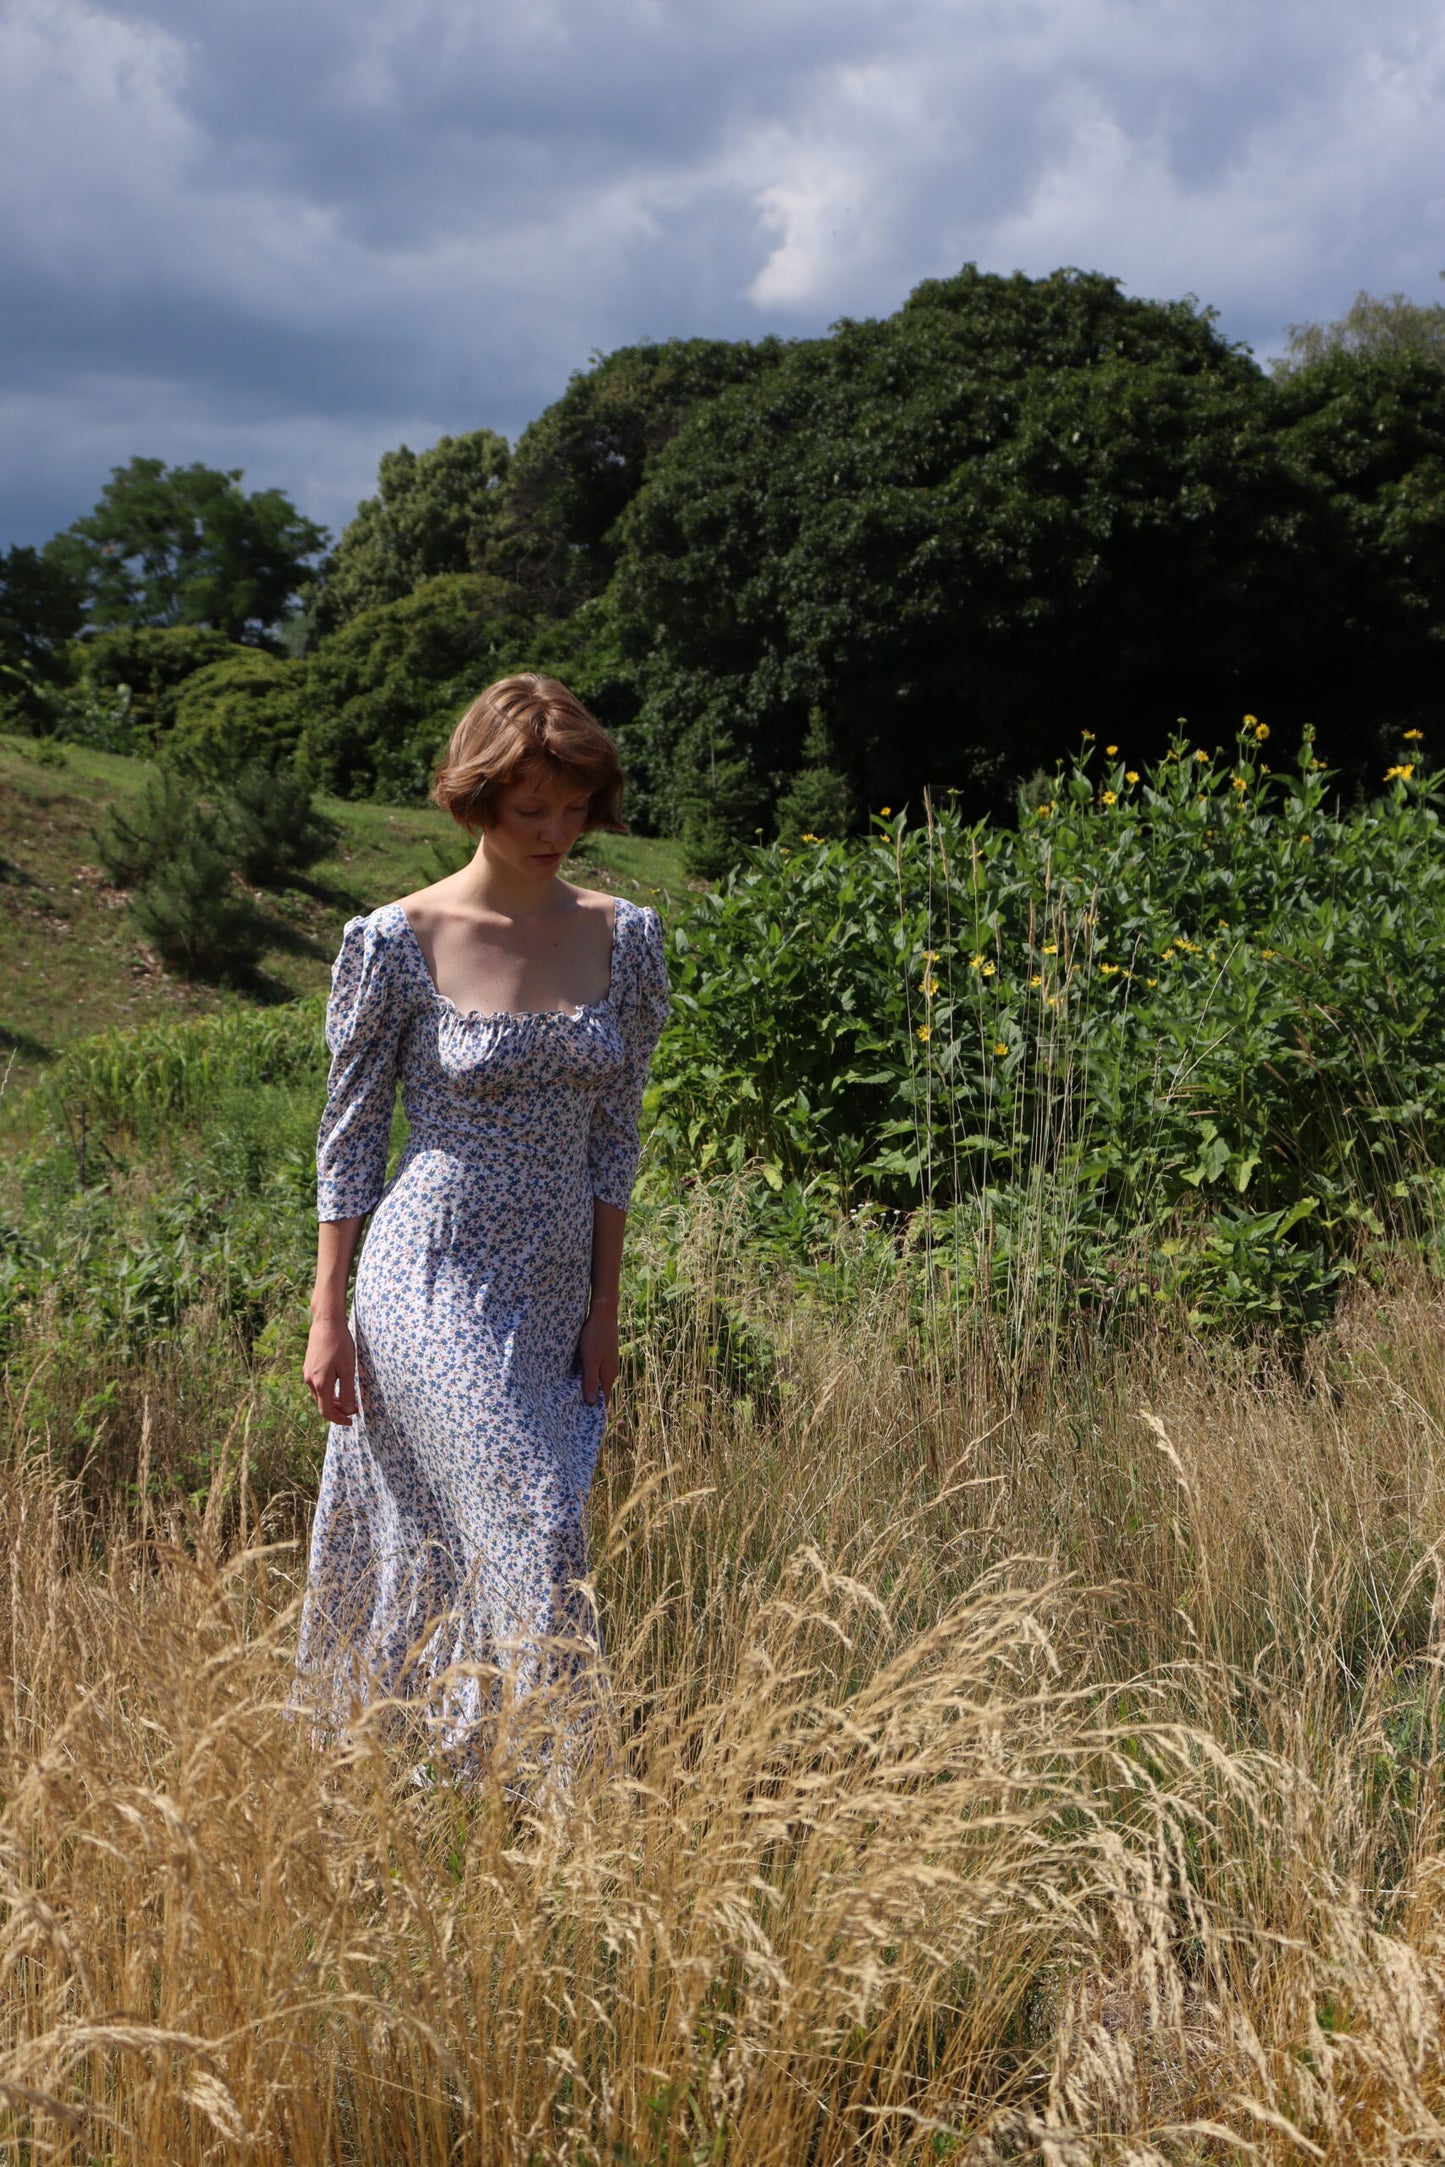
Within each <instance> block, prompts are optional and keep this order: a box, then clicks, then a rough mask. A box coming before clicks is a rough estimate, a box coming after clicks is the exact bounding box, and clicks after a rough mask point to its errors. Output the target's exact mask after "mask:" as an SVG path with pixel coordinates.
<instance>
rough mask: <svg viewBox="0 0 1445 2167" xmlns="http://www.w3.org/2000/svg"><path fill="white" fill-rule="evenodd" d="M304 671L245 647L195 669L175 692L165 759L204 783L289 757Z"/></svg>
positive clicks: (295, 664) (297, 736)
mask: <svg viewBox="0 0 1445 2167" xmlns="http://www.w3.org/2000/svg"><path fill="white" fill-rule="evenodd" d="M305 676H306V665H305V664H304V663H301V662H292V661H285V660H283V659H281V658H280V657H279V656H277V655H268V654H265V653H263V652H262V651H261V650H260V649H258V648H250V647H248V648H242V649H239V650H233V651H232V652H231V653H230V654H229V655H227V656H226V658H225V659H224V660H223V661H220V662H213V663H211V664H210V665H209V666H208V667H207V668H205V669H203V670H197V671H196V673H195V674H194V676H191V677H188V678H187V679H186V682H185V684H184V685H183V686H182V687H181V689H180V691H179V693H178V694H177V697H176V702H175V727H174V730H173V732H172V734H171V738H170V741H169V744H168V746H167V752H168V755H169V757H170V758H171V759H172V760H173V761H174V762H175V763H176V765H177V766H179V767H181V768H183V769H184V770H185V771H186V772H187V773H188V774H191V775H195V776H197V777H199V778H201V779H203V780H204V781H207V782H230V781H232V780H233V779H234V778H235V777H237V776H238V775H240V774H241V773H242V772H243V771H244V770H245V769H247V768H251V767H254V766H257V765H260V766H263V767H275V766H277V765H278V764H279V763H280V762H282V761H289V760H291V759H292V758H293V757H294V755H295V752H296V746H297V743H298V741H299V739H300V736H301V705H300V692H301V686H302V684H303V682H304V680H305Z"/></svg>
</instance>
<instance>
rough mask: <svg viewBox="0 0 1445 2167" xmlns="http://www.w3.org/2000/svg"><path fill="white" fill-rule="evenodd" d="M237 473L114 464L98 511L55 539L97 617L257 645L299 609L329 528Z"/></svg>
mask: <svg viewBox="0 0 1445 2167" xmlns="http://www.w3.org/2000/svg"><path fill="white" fill-rule="evenodd" d="M241 481H242V474H241V470H240V469H239V468H235V469H233V470H231V471H229V472H226V473H222V472H221V471H220V469H218V468H216V467H208V466H201V465H199V464H197V465H193V466H187V467H167V466H166V464H165V462H164V460H161V459H132V460H131V462H130V464H129V465H128V466H124V467H114V468H113V469H112V470H111V477H110V480H109V481H108V482H107V483H106V486H105V488H104V490H103V491H102V492H101V497H100V502H99V503H98V504H97V505H96V507H95V509H94V511H92V512H87V513H86V515H85V517H84V518H83V519H77V520H76V521H75V523H74V525H73V526H70V527H68V528H67V529H66V530H65V532H64V533H63V534H59V535H57V536H56V537H55V539H54V540H53V541H52V542H50V543H49V544H47V548H46V555H47V557H48V558H49V560H50V561H51V562H52V563H53V564H54V565H56V566H57V567H59V568H61V569H63V570H64V571H65V572H67V573H68V574H69V575H70V576H72V577H74V578H76V579H78V580H79V581H80V582H81V583H82V584H83V586H84V590H85V594H86V598H87V602H88V606H89V615H90V622H91V623H92V624H93V625H95V626H96V627H98V628H104V627H106V626H109V625H175V624H185V625H209V626H211V627H213V628H214V629H215V630H216V631H218V632H223V633H224V634H225V636H226V637H227V639H230V640H258V639H262V638H264V637H265V635H266V634H267V632H268V631H269V630H270V628H271V627H273V626H274V625H276V624H277V623H279V622H280V620H281V619H282V618H283V617H284V616H285V615H286V613H287V611H288V610H289V609H290V608H291V607H292V605H293V603H294V602H295V599H296V596H297V594H298V592H299V590H300V588H301V587H302V586H303V584H304V583H305V581H306V579H307V578H308V576H309V573H310V571H311V568H312V559H313V558H314V557H315V556H316V555H317V553H318V552H319V551H320V550H321V549H323V548H324V547H325V544H326V532H325V529H324V528H322V527H318V526H316V525H315V524H314V523H313V522H312V521H311V520H309V519H304V518H303V517H302V516H301V514H300V513H299V512H298V511H297V510H296V507H295V505H294V504H292V502H291V500H290V498H289V497H287V496H286V495H285V494H284V492H283V491H281V490H279V489H258V490H255V491H253V492H252V493H251V494H250V495H249V496H248V495H247V494H246V492H245V491H244V490H243V489H242V487H241Z"/></svg>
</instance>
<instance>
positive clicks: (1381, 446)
mask: <svg viewBox="0 0 1445 2167" xmlns="http://www.w3.org/2000/svg"><path fill="white" fill-rule="evenodd" d="M1336 366H1337V367H1338V368H1340V369H1341V370H1344V371H1346V372H1348V370H1349V368H1350V367H1351V364H1350V363H1348V362H1347V361H1341V362H1340V363H1338V364H1337V365H1336ZM1378 366H1379V369H1380V370H1381V371H1382V372H1383V373H1381V374H1380V375H1379V376H1378V378H1377V380H1375V381H1373V382H1370V383H1366V382H1364V381H1363V380H1362V379H1361V377H1360V376H1359V373H1358V369H1356V374H1355V375H1354V376H1349V375H1348V374H1347V373H1346V374H1345V375H1341V376H1340V377H1338V378H1337V379H1336V378H1331V377H1329V375H1328V373H1325V374H1323V375H1322V374H1320V373H1319V372H1308V373H1307V375H1306V376H1304V377H1301V378H1300V379H1298V380H1297V381H1296V382H1295V383H1293V384H1292V385H1290V386H1281V387H1276V386H1274V385H1272V384H1271V383H1270V381H1269V379H1268V378H1267V377H1265V376H1264V374H1263V373H1262V372H1261V371H1260V370H1259V369H1258V368H1257V367H1256V365H1255V364H1254V362H1253V361H1252V360H1251V359H1250V357H1249V356H1248V355H1247V354H1246V353H1244V352H1243V351H1241V350H1239V349H1237V348H1234V347H1231V346H1230V345H1228V344H1227V343H1226V342H1225V341H1224V340H1223V339H1222V338H1221V337H1220V336H1219V334H1218V333H1217V331H1216V330H1215V328H1214V325H1213V322H1212V320H1211V318H1210V316H1209V314H1208V312H1205V311H1201V310H1199V309H1198V308H1197V307H1195V306H1194V305H1193V304H1191V303H1184V302H1176V303H1167V304H1160V303H1155V302H1147V301H1137V300H1132V299H1130V298H1128V297H1126V296H1125V295H1123V294H1122V293H1121V292H1120V291H1119V288H1118V286H1117V283H1116V282H1115V281H1113V280H1110V279H1106V278H1102V277H1096V276H1091V275H1090V276H1086V275H1083V274H1080V273H1077V272H1058V273H1055V274H1054V275H1053V276H1052V277H1050V278H1046V279H1041V280H1030V279H1026V278H1023V277H1021V276H1017V277H1013V278H998V277H993V276H990V275H986V274H983V273H980V272H978V271H975V270H972V269H969V270H966V271H965V272H963V273H962V274H960V276H959V277H957V278H954V279H949V280H935V281H931V282H930V283H929V284H927V285H925V286H922V287H920V288H919V289H918V291H917V292H916V293H914V294H913V295H912V297H911V298H910V300H909V301H908V302H907V304H906V305H905V306H904V307H903V308H902V309H901V310H900V311H899V312H898V313H897V315H895V316H893V317H891V318H888V319H886V320H885V321H882V322H867V323H844V324H841V325H840V326H838V327H837V329H836V330H835V332H834V333H833V335H832V336H831V337H829V338H827V339H820V340H813V341H808V342H806V343H799V344H797V345H795V346H793V347H791V348H789V349H788V350H787V351H786V353H785V354H784V355H782V356H781V357H780V358H779V360H778V363H777V365H776V366H775V367H773V368H772V369H770V370H769V371H768V372H766V373H765V374H760V375H758V376H756V377H755V378H754V379H753V380H752V381H750V382H746V383H744V384H741V385H738V386H735V387H733V388H731V389H729V390H727V391H725V392H723V393H722V394H720V395H719V396H718V397H717V398H715V399H714V400H712V401H711V402H710V403H708V404H707V405H706V406H704V407H702V408H700V409H698V410H697V411H695V412H694V413H693V415H692V416H691V417H690V418H689V419H688V420H687V421H686V422H685V424H684V426H683V427H682V428H681V429H680V431H679V432H678V433H677V435H676V437H675V438H674V440H673V441H672V442H671V444H670V445H669V446H668V447H667V448H666V449H665V450H664V452H663V453H662V454H661V455H660V457H659V458H658V459H657V460H656V462H655V463H654V465H653V467H652V468H651V470H650V472H649V474H648V476H647V478H646V480H645V483H644V486H643V487H642V488H641V490H640V491H639V492H638V494H637V496H636V498H635V499H634V501H633V503H632V504H631V505H630V507H629V508H628V510H627V511H626V513H625V514H624V515H623V518H622V520H621V521H620V523H619V526H618V528H617V530H616V533H615V536H614V541H615V543H616V545H617V547H618V552H619V553H618V566H617V573H616V578H615V581H614V585H613V589H612V594H611V603H612V606H613V608H614V610H615V614H616V621H617V624H618V628H619V632H620V636H621V640H622V643H623V647H624V650H625V651H626V652H627V653H628V654H629V655H630V656H631V658H632V660H633V664H634V667H635V669H636V671H637V675H638V683H639V687H640V691H641V695H642V706H641V714H640V718H639V721H638V724H637V727H636V730H635V731H634V733H633V739H634V743H635V746H636V748H637V750H638V752H639V753H640V755H641V758H642V760H643V763H644V765H645V767H646V768H647V770H648V772H649V777H650V781H651V785H652V788H653V791H654V793H655V795H656V796H657V797H658V799H659V801H660V802H661V803H662V804H663V805H664V806H665V808H666V812H665V818H666V819H667V820H668V823H669V824H682V823H684V822H685V821H686V820H687V819H688V818H689V817H695V814H694V808H695V807H696V805H697V803H698V801H699V799H700V798H701V799H707V798H709V797H710V796H711V795H713V794H714V793H715V791H717V790H721V789H725V791H726V795H727V803H726V804H725V805H723V806H722V808H721V811H722V815H723V817H724V818H725V819H726V820H727V821H728V822H730V824H731V825H732V826H733V827H734V829H735V831H740V832H742V833H744V834H746V833H748V832H750V831H751V828H752V826H753V825H755V824H756V822H757V820H758V818H759V801H760V797H763V798H766V797H767V796H768V795H769V794H770V793H771V792H772V791H774V790H776V788H777V785H778V782H779V780H780V779H781V778H782V777H783V776H785V775H787V774H788V773H790V772H792V771H794V770H796V769H797V768H798V767H799V765H800V764H801V752H802V741H803V735H804V731H805V728H806V726H807V723H808V718H809V716H810V714H811V713H812V712H813V711H815V710H816V711H817V712H818V714H820V715H821V717H822V718H823V722H824V725H825V728H826V734H827V739H828V741H829V743H830V745H831V747H832V748H833V755H834V759H835V761H836V763H837V764H838V765H839V766H840V767H841V768H842V770H843V772H844V773H845V774H846V775H847V777H848V778H849V780H850V781H851V782H852V783H853V785H854V787H855V789H856V790H857V791H858V793H859V794H860V795H861V796H862V798H863V800H864V802H865V803H867V802H872V803H877V802H878V801H879V798H880V797H881V796H886V797H887V798H889V799H891V800H894V801H895V802H896V801H897V799H899V798H900V797H904V798H910V799H916V797H917V794H918V792H919V791H920V790H921V788H922V787H923V786H924V785H925V784H933V785H935V786H939V785H941V786H950V787H962V788H963V789H965V790H966V791H968V792H970V793H971V795H972V796H973V798H974V800H975V802H988V801H989V800H990V799H992V800H993V801H994V802H996V803H1001V802H1003V801H1004V800H1005V798H1006V796H1007V795H1008V794H1009V793H1011V790H1012V787H1013V783H1014V781H1015V779H1016V778H1017V777H1018V776H1019V775H1020V774H1022V773H1027V772H1028V770H1029V769H1030V768H1031V767H1032V766H1034V765H1035V764H1036V763H1038V762H1041V761H1051V760H1052V759H1053V758H1054V757H1055V756H1056V755H1057V754H1058V752H1059V751H1060V750H1061V749H1062V747H1063V746H1064V745H1065V744H1067V743H1069V742H1071V741H1077V737H1078V732H1079V730H1080V729H1081V728H1083V727H1088V728H1091V729H1094V730H1095V731H1096V732H1098V733H1099V734H1100V735H1109V736H1127V738H1128V740H1129V743H1130V744H1131V745H1132V746H1133V747H1134V748H1135V749H1136V750H1137V751H1138V752H1139V753H1141V754H1142V753H1144V752H1146V751H1148V750H1150V749H1151V748H1157V747H1159V746H1160V745H1162V743H1163V742H1164V741H1165V739H1166V737H1167V734H1168V732H1169V731H1170V730H1171V729H1172V728H1174V727H1175V725H1176V721H1177V718H1178V717H1179V716H1181V715H1186V716H1188V717H1189V719H1190V721H1191V723H1192V725H1193V726H1194V727H1195V728H1196V729H1198V730H1200V731H1201V732H1208V733H1209V734H1210V735H1212V736H1223V735H1224V734H1225V732H1226V731H1228V730H1230V729H1232V728H1233V726H1234V725H1235V724H1236V723H1237V721H1238V718H1239V715H1240V713H1241V712H1243V711H1245V710H1251V711H1258V712H1261V713H1265V712H1267V713H1268V714H1269V715H1270V717H1271V720H1272V721H1273V722H1274V723H1275V724H1277V725H1278V726H1280V727H1282V728H1284V729H1286V730H1287V729H1288V728H1289V727H1290V726H1291V725H1293V724H1296V723H1302V722H1305V721H1310V722H1315V721H1319V722H1320V723H1321V724H1322V725H1327V726H1328V725H1331V724H1333V725H1334V726H1335V727H1336V731H1337V732H1338V730H1339V729H1340V728H1347V727H1349V728H1353V727H1357V725H1358V721H1359V710H1358V708H1357V706H1356V705H1355V704H1354V698H1353V694H1352V695H1351V697H1350V698H1349V699H1346V698H1344V697H1342V689H1341V688H1342V683H1343V682H1345V681H1346V680H1347V681H1348V682H1349V683H1350V684H1351V685H1354V684H1355V683H1356V681H1357V679H1358V676H1359V673H1360V668H1361V664H1362V658H1363V656H1364V654H1365V651H1366V649H1367V648H1370V647H1377V646H1378V642H1379V639H1380V638H1381V637H1382V636H1383V635H1384V634H1385V632H1386V631H1387V630H1388V633H1389V637H1390V640H1391V641H1393V646H1392V647H1391V652H1390V654H1389V655H1388V656H1387V657H1386V658H1385V666H1384V667H1383V668H1377V678H1376V684H1375V691H1374V698H1373V701H1372V711H1373V712H1376V713H1379V714H1381V715H1383V714H1385V713H1388V714H1389V715H1391V716H1392V717H1393V718H1394V719H1396V720H1400V719H1409V720H1413V719H1414V718H1415V703H1417V702H1418V701H1419V700H1420V699H1421V698H1422V697H1424V696H1425V693H1426V691H1427V689H1428V685H1429V683H1430V682H1431V680H1430V677H1429V668H1428V664H1429V656H1428V654H1427V652H1426V647H1427V646H1428V638H1429V635H1428V631H1427V627H1426V625H1425V623H1424V621H1423V597H1424V595H1425V592H1426V590H1427V589H1428V587H1429V584H1430V579H1431V578H1433V576H1434V575H1433V572H1432V571H1431V570H1430V566H1431V565H1432V564H1433V563H1434V562H1435V561H1437V560H1436V559H1433V558H1427V557H1423V556H1421V552H1422V551H1423V550H1424V548H1425V545H1426V543H1427V541H1428V540H1429V537H1430V535H1431V534H1432V533H1433V531H1434V530H1433V527H1432V521H1435V520H1436V519H1438V516H1439V513H1438V507H1439V503H1440V497H1439V489H1438V482H1437V479H1436V475H1437V468H1436V466H1435V465H1433V464H1432V463H1431V462H1432V461H1434V460H1435V458H1436V456H1437V454H1436V451H1435V449H1434V447H1435V446H1436V445H1437V444H1438V442H1439V432H1440V426H1441V423H1442V420H1445V403H1442V398H1441V392H1442V388H1445V385H1442V379H1441V377H1440V374H1439V372H1438V371H1432V370H1430V369H1429V368H1428V367H1427V366H1426V365H1424V364H1418V363H1411V364H1405V365H1403V367H1404V369H1405V371H1406V372H1407V373H1406V374H1401V373H1400V368H1399V367H1397V368H1396V369H1395V373H1394V374H1391V373H1390V370H1389V368H1388V366H1387V365H1385V364H1380V365H1378ZM1410 370H1414V371H1415V372H1416V373H1415V374H1414V375H1408V371H1410ZM1366 437H1368V453H1367V452H1366V450H1365V446H1364V441H1363V440H1364V439H1365V438H1366ZM1357 439H1358V440H1359V441H1356V440H1357ZM1430 546H1431V547H1432V548H1433V547H1434V544H1433V543H1431V544H1430ZM1371 554H1372V555H1373V557H1374V559H1375V567H1374V571H1373V573H1372V575H1371V578H1370V580H1367V581H1365V582H1364V583H1363V584H1362V583H1361V581H1360V579H1359V577H1358V575H1359V572H1360V562H1361V558H1362V555H1371ZM1412 557H1415V558H1418V559H1419V562H1420V568H1421V570H1422V571H1424V572H1425V573H1426V575H1427V576H1426V577H1424V578H1419V577H1417V576H1416V575H1414V574H1408V561H1409V560H1410V559H1411V558H1412ZM1412 578H1413V579H1414V586H1413V587H1412V585H1411V581H1412ZM1416 590H1418V592H1419V593H1420V595H1421V597H1422V612H1421V613H1417V618H1416V619H1412V617H1411V602H1410V594H1411V593H1413V592H1415V591H1416ZM1437 591H1438V589H1437ZM1422 643H1424V644H1422ZM1375 659H1376V662H1377V665H1378V661H1379V658H1378V655H1377V656H1376V658H1375ZM1342 671H1343V673H1344V677H1343V678H1342V676H1341V672H1342ZM1326 734H1328V730H1327V732H1326ZM1332 749H1333V748H1332Z"/></svg>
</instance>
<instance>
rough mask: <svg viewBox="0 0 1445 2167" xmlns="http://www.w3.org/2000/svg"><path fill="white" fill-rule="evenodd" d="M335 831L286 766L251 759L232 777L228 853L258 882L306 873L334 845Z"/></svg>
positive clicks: (276, 882)
mask: <svg viewBox="0 0 1445 2167" xmlns="http://www.w3.org/2000/svg"><path fill="white" fill-rule="evenodd" d="M339 833H340V831H339V829H338V828H337V826H336V823H335V822H334V821H333V820H328V819H327V818H326V816H325V815H324V814H323V813H319V812H318V811H317V810H316V807H315V805H314V804H313V802H312V798H311V792H310V789H309V788H308V787H307V784H306V783H305V781H304V780H303V779H302V778H301V777H300V776H298V775H297V774H296V772H295V771H294V769H291V768H286V767H267V766H266V765H264V763H262V762H260V761H255V762H253V763H252V764H251V765H250V766H249V767H245V768H243V769H242V770H241V772H240V774H239V775H237V776H236V778H235V780H234V782H233V783H232V785H231V788H230V790H229V791H228V792H227V794H226V797H225V799H224V801H223V806H222V836H223V840H224V844H225V848H226V852H227V855H228V856H229V857H230V859H231V861H232V862H233V863H234V864H235V865H237V866H238V867H239V868H240V870H241V872H242V873H244V875H245V877H246V879H247V880H249V881H252V882H255V883H256V884H257V885H258V886H262V887H267V888H280V887H284V886H285V885H286V883H287V882H288V881H291V880H294V879H295V878H296V877H297V875H299V874H302V873H305V872H308V871H309V870H310V868H311V867H312V866H313V865H315V864H316V863H317V861H318V859H321V858H324V857H326V856H327V855H328V854H329V853H330V852H331V851H332V850H334V849H335V847H336V843H337V839H338V836H339Z"/></svg>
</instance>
